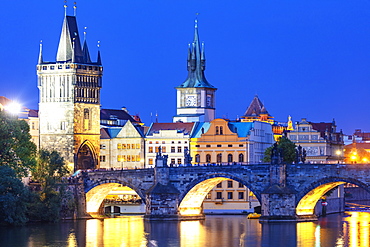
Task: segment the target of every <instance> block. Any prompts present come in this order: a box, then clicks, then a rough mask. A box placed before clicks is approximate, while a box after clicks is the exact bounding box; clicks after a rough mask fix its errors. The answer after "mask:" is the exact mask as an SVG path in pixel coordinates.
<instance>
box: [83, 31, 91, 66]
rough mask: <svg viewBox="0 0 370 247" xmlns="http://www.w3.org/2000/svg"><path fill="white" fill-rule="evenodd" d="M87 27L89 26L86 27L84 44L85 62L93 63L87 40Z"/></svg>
mask: <svg viewBox="0 0 370 247" xmlns="http://www.w3.org/2000/svg"><path fill="white" fill-rule="evenodd" d="M86 29H87V27H85V32H84V44H83V47H82V53H83V60H84V63H91V59H90V53H89V48H88V47H87V42H86Z"/></svg>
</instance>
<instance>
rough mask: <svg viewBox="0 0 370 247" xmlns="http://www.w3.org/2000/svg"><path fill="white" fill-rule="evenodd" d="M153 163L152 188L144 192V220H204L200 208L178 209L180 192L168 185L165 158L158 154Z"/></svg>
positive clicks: (168, 177) (168, 179)
mask: <svg viewBox="0 0 370 247" xmlns="http://www.w3.org/2000/svg"><path fill="white" fill-rule="evenodd" d="M155 162H156V165H155V167H154V186H152V187H151V188H150V189H149V190H148V191H147V192H146V210H145V216H144V218H145V219H146V220H159V221H167V220H198V219H204V214H203V208H201V207H200V208H198V207H197V208H183V209H181V210H180V209H179V202H180V198H179V195H180V191H179V190H178V189H176V188H175V186H173V185H172V184H171V183H170V176H169V167H168V165H167V156H161V153H160V152H159V153H158V154H157V157H156V161H155ZM189 212H190V213H189ZM181 213H183V214H181Z"/></svg>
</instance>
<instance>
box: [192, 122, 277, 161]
mask: <svg viewBox="0 0 370 247" xmlns="http://www.w3.org/2000/svg"><path fill="white" fill-rule="evenodd" d="M272 144H273V133H272V127H271V124H269V123H264V122H231V121H229V120H226V119H215V120H213V121H211V122H204V123H198V124H197V126H196V129H195V130H194V133H193V135H192V138H191V145H190V153H191V157H193V163H194V164H211V163H213V164H216V163H217V164H232V163H234V162H237V163H250V164H253V163H260V162H262V159H263V155H264V151H265V149H266V148H267V147H270V146H271V145H272Z"/></svg>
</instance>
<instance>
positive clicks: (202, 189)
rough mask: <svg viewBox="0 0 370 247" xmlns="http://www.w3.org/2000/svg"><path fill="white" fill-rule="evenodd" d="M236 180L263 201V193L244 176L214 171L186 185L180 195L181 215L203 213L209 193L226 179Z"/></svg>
mask: <svg viewBox="0 0 370 247" xmlns="http://www.w3.org/2000/svg"><path fill="white" fill-rule="evenodd" d="M229 179H231V180H234V181H237V182H239V183H241V184H243V185H244V186H246V187H247V188H248V189H249V190H251V191H252V192H253V193H254V194H255V196H256V197H257V199H258V201H259V202H261V195H260V193H259V192H258V190H257V189H256V188H254V186H253V184H251V183H249V182H248V181H245V180H244V179H242V178H239V177H237V176H234V175H232V174H227V173H214V174H208V175H206V176H203V177H200V178H198V179H196V180H194V181H192V182H191V183H189V184H188V185H187V186H186V189H185V190H184V191H183V192H182V193H181V194H180V196H179V213H180V215H199V214H202V213H203V212H202V203H203V201H204V199H205V197H206V196H207V194H208V193H209V191H211V190H212V189H213V188H214V187H215V186H216V185H217V184H218V183H220V182H222V181H225V180H229Z"/></svg>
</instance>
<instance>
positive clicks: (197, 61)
mask: <svg viewBox="0 0 370 247" xmlns="http://www.w3.org/2000/svg"><path fill="white" fill-rule="evenodd" d="M205 65H206V59H205V52H204V44H202V47H201V46H200V43H199V34H198V20H195V28H194V40H193V43H192V44H189V49H188V65H187V67H188V71H189V72H188V78H187V79H186V80H185V81H184V82H183V83H182V84H181V85H180V86H178V87H177V88H194V87H199V88H214V89H216V88H215V87H214V86H212V85H211V84H210V83H209V82H208V81H207V79H206V77H205V76H204V70H205V68H206V66H205Z"/></svg>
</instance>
